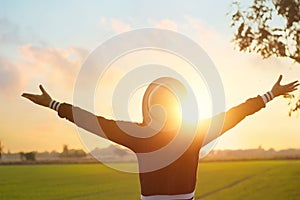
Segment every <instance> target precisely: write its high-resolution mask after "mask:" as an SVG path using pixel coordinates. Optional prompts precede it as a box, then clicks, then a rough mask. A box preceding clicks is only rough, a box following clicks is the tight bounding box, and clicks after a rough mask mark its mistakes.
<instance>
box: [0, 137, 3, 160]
mask: <svg viewBox="0 0 300 200" xmlns="http://www.w3.org/2000/svg"><path fill="white" fill-rule="evenodd" d="M2 152H3V146H2V142H1V140H0V160H1V159H2Z"/></svg>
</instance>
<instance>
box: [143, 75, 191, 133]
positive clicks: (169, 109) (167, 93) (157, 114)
mask: <svg viewBox="0 0 300 200" xmlns="http://www.w3.org/2000/svg"><path fill="white" fill-rule="evenodd" d="M186 95H187V91H186V89H185V87H184V85H183V84H182V83H181V82H180V81H178V80H176V79H174V78H170V77H162V78H158V79H156V80H155V81H153V82H152V83H151V84H150V85H149V86H148V88H147V89H146V92H145V94H144V96H143V103H142V112H143V123H144V124H145V125H150V124H152V125H155V126H156V127H157V126H159V129H162V128H164V129H168V130H170V129H176V128H178V126H180V123H181V111H182V105H183V103H182V102H183V100H184V99H185V98H186Z"/></svg>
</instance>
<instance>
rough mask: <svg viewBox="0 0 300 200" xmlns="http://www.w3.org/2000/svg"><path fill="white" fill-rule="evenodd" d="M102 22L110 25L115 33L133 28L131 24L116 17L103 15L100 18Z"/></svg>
mask: <svg viewBox="0 0 300 200" xmlns="http://www.w3.org/2000/svg"><path fill="white" fill-rule="evenodd" d="M100 23H101V24H102V25H105V26H108V27H109V28H110V29H111V30H112V31H113V32H114V33H122V32H127V31H130V30H132V28H131V26H130V24H127V23H125V22H123V21H121V20H118V19H114V18H105V17H102V18H101V19H100Z"/></svg>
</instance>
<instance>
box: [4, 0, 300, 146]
mask: <svg viewBox="0 0 300 200" xmlns="http://www.w3.org/2000/svg"><path fill="white" fill-rule="evenodd" d="M230 3H231V1H222V2H220V1H198V0H187V1H179V0H165V1H158V0H152V1H147V0H130V1H129V0H123V1H120V0H119V1H116V0H111V1H84V2H83V1H79V0H78V1H75V0H73V1H58V0H54V1H48V2H45V1H44V2H42V1H37V0H28V1H4V0H0V90H1V92H0V105H1V106H0V114H1V116H0V140H1V141H2V143H3V145H4V151H5V152H7V151H8V150H9V151H10V152H19V151H32V150H38V151H52V150H58V151H61V150H62V147H63V144H67V145H68V146H69V147H70V148H85V147H84V144H83V143H82V140H81V139H80V137H79V136H78V130H77V128H76V127H75V126H74V125H73V124H71V123H69V122H67V121H66V120H64V119H60V118H59V117H58V116H57V114H56V113H55V112H54V111H53V110H50V109H48V108H45V107H38V106H36V105H34V104H33V103H31V102H29V101H28V100H26V99H24V98H21V96H20V95H21V94H22V93H23V92H33V93H39V92H40V91H39V89H38V85H39V84H43V85H44V87H45V88H46V90H47V91H48V92H49V93H50V94H51V96H52V97H53V98H54V99H56V100H58V101H60V102H68V103H72V101H73V94H74V87H75V83H76V79H77V76H78V74H79V72H80V69H81V66H82V64H83V63H84V61H85V60H86V58H87V57H88V55H89V54H90V53H91V52H92V51H93V50H94V49H95V48H96V47H98V46H99V45H100V44H102V43H103V42H105V41H106V40H108V39H110V38H112V37H113V36H116V35H117V34H120V33H123V32H127V31H130V30H135V29H139V28H149V27H150V28H161V29H168V30H173V31H176V32H179V33H181V34H184V35H186V36H188V37H189V38H191V39H192V40H194V41H195V42H196V43H198V44H199V45H200V46H201V47H202V48H203V49H204V50H205V51H206V53H207V54H208V56H209V57H210V58H211V60H212V61H213V62H214V64H215V66H216V68H217V70H218V72H219V75H220V77H221V80H222V82H223V87H224V91H225V97H226V109H229V108H231V107H232V106H235V105H238V104H239V103H242V102H244V101H245V100H246V99H247V98H250V97H255V96H257V95H261V94H264V93H265V92H267V91H269V90H270V89H271V88H272V85H273V84H274V83H275V81H276V80H277V78H278V76H279V75H280V74H283V76H284V78H283V83H288V82H290V81H294V80H297V79H299V77H300V76H299V74H300V66H299V64H296V63H293V62H292V61H290V60H288V59H279V58H275V57H271V58H269V59H265V60H264V59H262V58H261V57H260V56H259V55H256V54H254V53H253V54H249V53H241V52H239V51H238V50H237V49H236V48H235V47H234V44H233V43H232V42H231V39H232V37H233V33H234V29H232V28H230V16H228V15H227V13H228V12H230V10H231V9H232V8H231V7H230ZM153 55H154V54H153ZM153 55H152V57H153ZM161 55H162V54H161ZM140 56H141V57H142V55H140ZM165 56H167V55H165ZM135 57H137V56H135ZM154 57H155V56H154ZM142 58H145V57H142ZM156 58H159V56H156ZM145 59H146V58H145ZM164 59H166V57H164ZM124 60H125V61H124ZM124 60H123V63H124V62H126V59H124ZM127 60H130V57H129V58H127ZM169 60H171V61H172V58H171V57H170V58H169ZM171 61H170V63H172V62H171ZM120 62H121V61H120ZM178 62H179V61H178ZM132 63H138V62H137V61H135V60H132V59H131V64H132ZM170 63H169V64H170ZM125 68H126V67H125V66H124V67H123V68H121V72H124V71H122V70H124V69H125ZM119 70H120V69H119ZM114 73H115V74H118V71H117V70H115V71H114ZM120 74H122V73H120ZM118 77H119V76H117V75H116V76H114V77H112V79H117V78H118ZM111 82H113V81H111ZM111 82H109V83H108V84H107V85H106V87H105V89H106V91H104V94H109V91H111V90H112V89H113V87H114V85H113V84H112V83H111ZM105 92H107V93H105ZM295 94H296V95H299V91H298V92H295ZM97 95H100V96H99V97H98V96H97ZM97 95H96V97H95V98H96V99H97V100H99V101H101V102H100V103H98V104H97V105H95V107H96V108H97V109H96V111H97V113H96V114H98V115H102V116H104V117H107V118H113V116H112V113H111V110H110V108H109V105H108V100H105V99H101V97H103V96H104V95H102V96H101V94H97ZM136 95H137V96H141V95H142V92H141V91H139V92H138V93H137V94H136ZM287 104H288V100H287V99H284V98H282V97H279V98H276V99H275V100H273V101H272V102H270V103H268V105H267V106H266V108H264V109H263V110H261V111H260V112H258V113H256V114H255V115H253V116H249V117H247V118H246V119H245V120H244V121H243V122H242V123H240V124H238V125H237V126H236V127H234V128H233V129H232V130H230V131H228V132H227V133H226V134H224V135H223V136H222V137H221V138H220V139H219V140H218V142H217V144H216V146H215V149H248V148H257V147H258V146H262V147H263V148H265V149H269V148H274V149H276V150H279V149H286V148H300V143H299V141H300V134H299V133H300V126H299V120H300V119H299V117H297V114H295V115H293V116H292V117H289V116H288V111H289V106H288V105H287ZM78 106H81V105H78ZM137 113H138V111H137V112H136V113H135V114H137ZM137 115H138V114H137ZM137 118H138V116H137ZM87 134H88V133H87ZM91 139H93V140H94V141H96V142H97V144H98V145H99V147H104V146H107V145H109V144H110V143H108V142H107V141H104V140H103V139H99V138H97V137H95V136H91Z"/></svg>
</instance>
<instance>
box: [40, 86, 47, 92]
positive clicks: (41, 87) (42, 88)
mask: <svg viewBox="0 0 300 200" xmlns="http://www.w3.org/2000/svg"><path fill="white" fill-rule="evenodd" d="M39 87H40V90H41V91H42V93H43V94H48V93H47V92H46V90H45V89H44V87H43V86H42V85H39Z"/></svg>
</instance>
